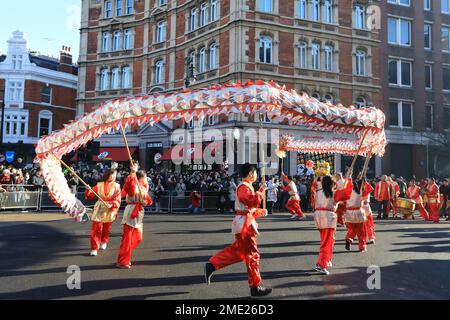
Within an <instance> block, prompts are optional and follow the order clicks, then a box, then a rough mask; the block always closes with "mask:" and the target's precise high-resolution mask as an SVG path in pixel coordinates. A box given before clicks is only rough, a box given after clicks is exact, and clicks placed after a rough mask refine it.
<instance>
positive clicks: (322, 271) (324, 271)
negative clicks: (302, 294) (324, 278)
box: [314, 266, 330, 275]
mask: <svg viewBox="0 0 450 320" xmlns="http://www.w3.org/2000/svg"><path fill="white" fill-rule="evenodd" d="M314 270H316V271H317V272H320V273H321V274H324V275H329V274H330V272H329V271H328V270H327V269H325V268H322V267H321V266H316V267H315V268H314Z"/></svg>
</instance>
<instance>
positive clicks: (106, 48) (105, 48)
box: [102, 32, 110, 52]
mask: <svg viewBox="0 0 450 320" xmlns="http://www.w3.org/2000/svg"><path fill="white" fill-rule="evenodd" d="M109 39H110V34H109V32H104V33H103V43H102V52H108V51H109Z"/></svg>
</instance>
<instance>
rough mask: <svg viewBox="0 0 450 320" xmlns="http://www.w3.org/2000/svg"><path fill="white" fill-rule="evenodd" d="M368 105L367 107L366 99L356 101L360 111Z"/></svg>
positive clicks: (361, 98) (359, 98)
mask: <svg viewBox="0 0 450 320" xmlns="http://www.w3.org/2000/svg"><path fill="white" fill-rule="evenodd" d="M366 105H367V102H366V99H364V97H358V98H357V99H356V107H357V108H358V109H361V108H365V107H366Z"/></svg>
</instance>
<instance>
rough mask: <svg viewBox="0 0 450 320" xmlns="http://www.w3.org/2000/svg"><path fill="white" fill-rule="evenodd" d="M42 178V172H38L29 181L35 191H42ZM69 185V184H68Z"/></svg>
mask: <svg viewBox="0 0 450 320" xmlns="http://www.w3.org/2000/svg"><path fill="white" fill-rule="evenodd" d="M44 182H45V181H44V177H43V176H42V171H41V170H39V171H37V172H36V174H35V175H34V176H33V178H32V179H31V184H32V185H33V186H35V187H36V189H35V190H36V191H40V190H42V187H43V186H44ZM69 185H70V184H69Z"/></svg>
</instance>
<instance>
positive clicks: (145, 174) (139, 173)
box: [136, 170, 147, 180]
mask: <svg viewBox="0 0 450 320" xmlns="http://www.w3.org/2000/svg"><path fill="white" fill-rule="evenodd" d="M146 176H147V173H146V172H145V171H144V170H138V172H136V177H137V178H138V180H139V179H141V178H144V177H146Z"/></svg>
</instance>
